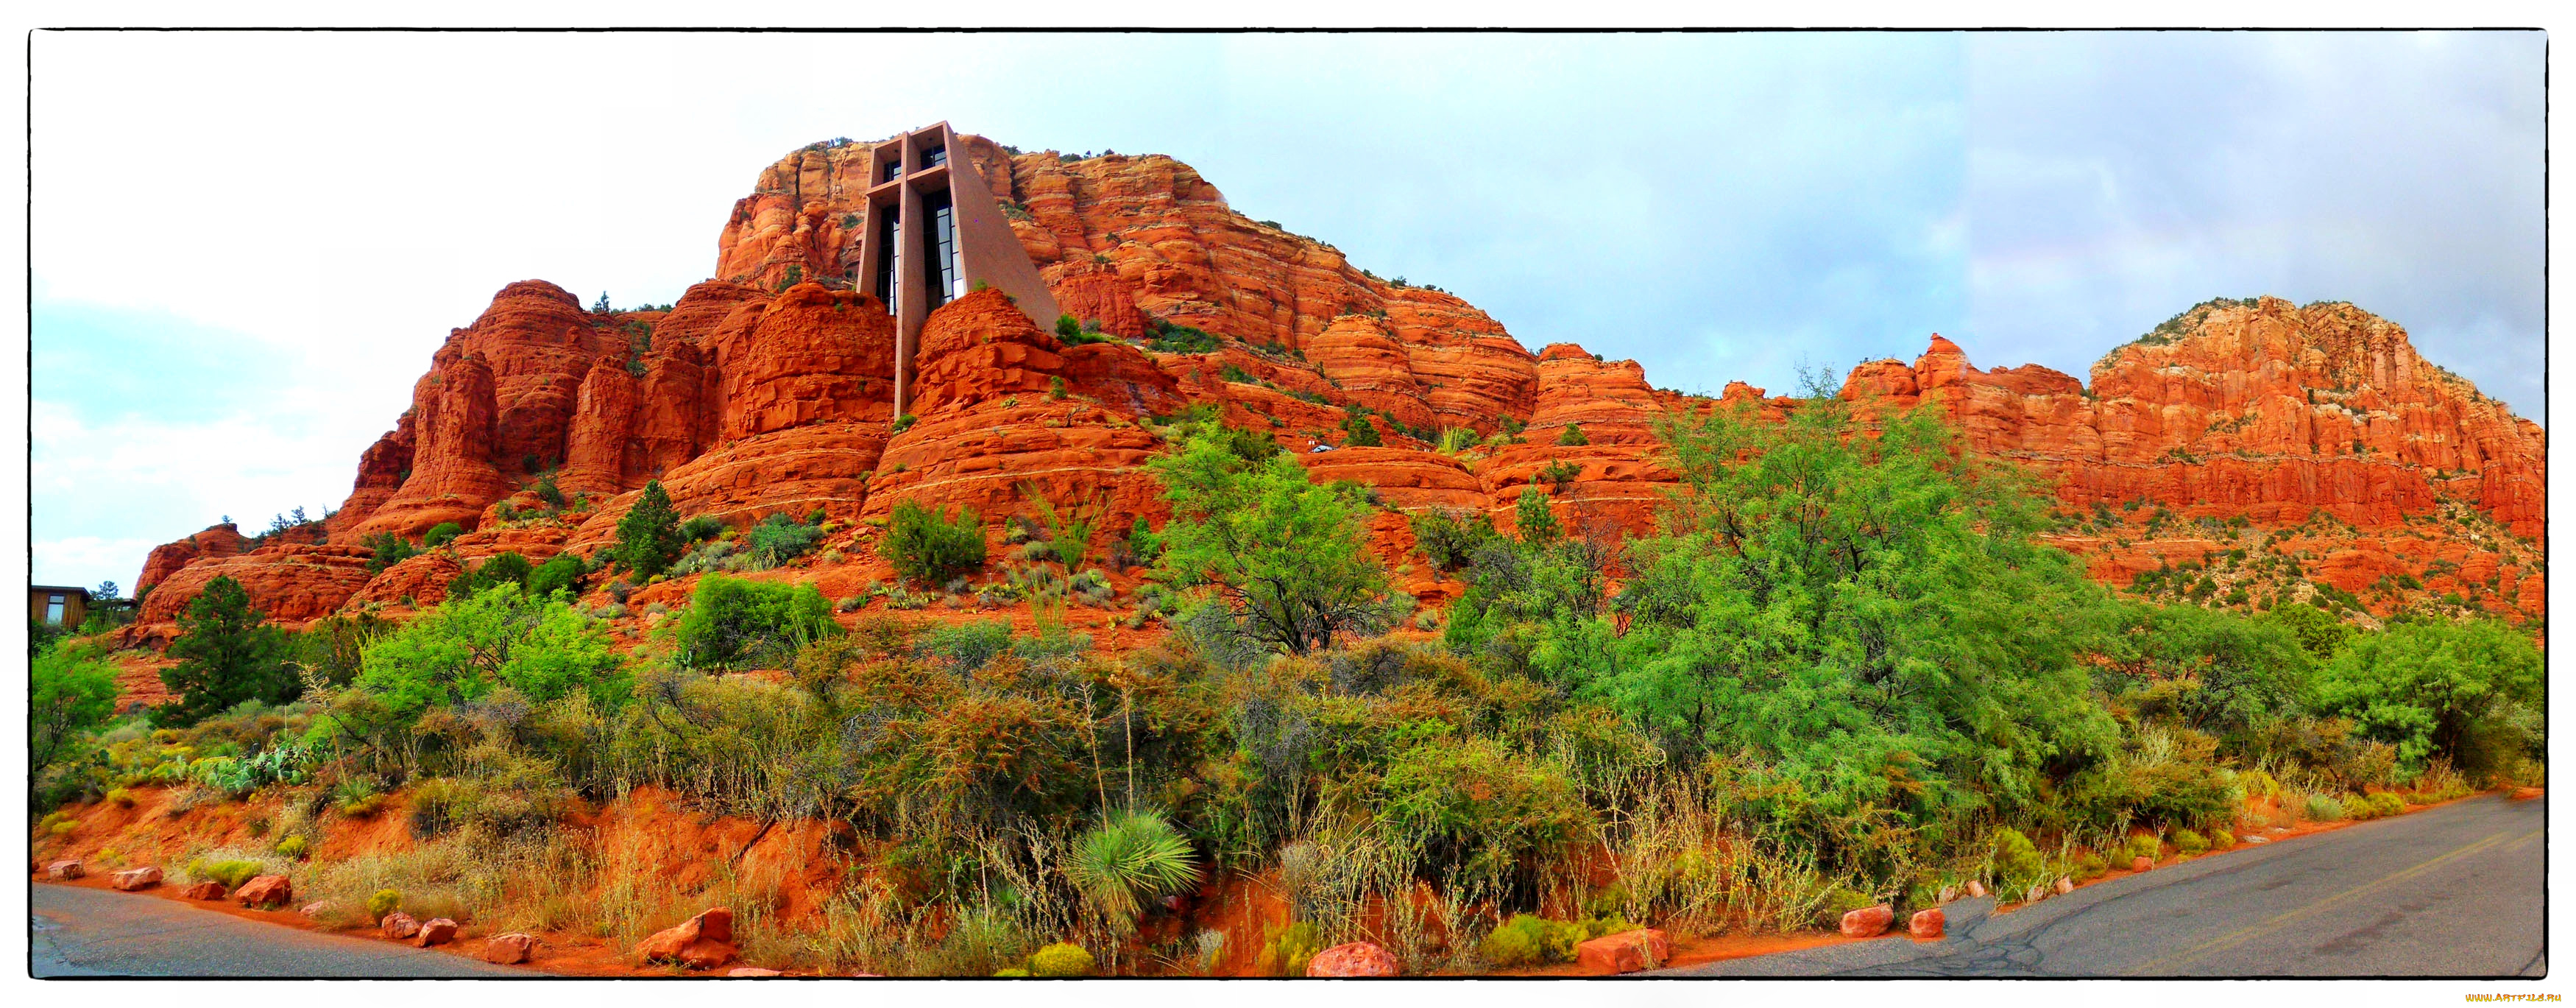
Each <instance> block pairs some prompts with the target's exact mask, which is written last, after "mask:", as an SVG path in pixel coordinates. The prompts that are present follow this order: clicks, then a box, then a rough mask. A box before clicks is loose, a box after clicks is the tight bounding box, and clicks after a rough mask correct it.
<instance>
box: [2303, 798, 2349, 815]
mask: <svg viewBox="0 0 2576 1008" xmlns="http://www.w3.org/2000/svg"><path fill="white" fill-rule="evenodd" d="M2300 813H2301V814H2302V815H2304V816H2306V817H2307V818H2309V819H2312V820H2315V821H2317V822H2336V821H2339V820H2341V819H2342V818H2343V817H2344V807H2343V801H2342V800H2341V799H2338V798H2336V797H2335V796H2333V795H2329V794H2312V795H2309V796H2308V800H2307V804H2306V805H2305V806H2303V807H2302V808H2301V809H2300Z"/></svg>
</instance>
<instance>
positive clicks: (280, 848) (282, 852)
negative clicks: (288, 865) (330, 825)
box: [277, 835, 312, 860]
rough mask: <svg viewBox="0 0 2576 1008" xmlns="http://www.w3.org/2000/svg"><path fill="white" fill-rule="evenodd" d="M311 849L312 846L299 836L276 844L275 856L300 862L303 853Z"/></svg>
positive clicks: (290, 837)
mask: <svg viewBox="0 0 2576 1008" xmlns="http://www.w3.org/2000/svg"><path fill="white" fill-rule="evenodd" d="M311 849H312V844H311V843H310V842H309V841H307V840H305V839H304V837H302V836H301V835H297V836H289V837H287V838H286V839H284V840H280V841H278V842H277V856H279V857H282V858H295V859H297V860H302V859H303V858H304V855H305V853H306V852H307V851H309V850H311Z"/></svg>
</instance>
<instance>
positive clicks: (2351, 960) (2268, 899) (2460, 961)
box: [1665, 795, 2548, 977]
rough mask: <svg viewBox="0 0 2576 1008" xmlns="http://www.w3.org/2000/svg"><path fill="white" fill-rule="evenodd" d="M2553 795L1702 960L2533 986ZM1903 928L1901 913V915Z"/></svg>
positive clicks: (1902, 971) (2473, 805) (1957, 906)
mask: <svg viewBox="0 0 2576 1008" xmlns="http://www.w3.org/2000/svg"><path fill="white" fill-rule="evenodd" d="M2546 800H2547V799H2545V798H2535V799H2531V800H2528V801H2520V802H2516V801H2509V800H2506V799H2504V798H2502V797H2499V796H2493V795H2489V796H2483V797H2478V798H2472V799H2469V800H2467V801H2462V802H2458V803H2455V804H2452V805H2447V806H2443V807H2441V808H2437V809H2429V810H2426V811H2423V812H2418V813H2415V814H2413V815H2406V816H2399V817H2396V818H2392V819H2382V820H2377V821H2374V822H2366V823H2359V824H2356V825H2352V826H2348V827H2345V828H2343V829H2339V830H2335V831H2332V832H2327V833H2318V834H2312V835H2309V836H2304V837H2298V838H2294V839H2287V840H2280V841H2276V842H2273V843H2267V844H2263V845H2260V846H2254V847H2248V846H2244V845H2239V846H2238V847H2237V848H2236V849H2235V850H2233V851H2230V852H2228V853H2225V854H2219V855H2214V856H2210V857H2204V858H2199V859H2196V860H2192V861H2187V862H2184V863H2182V864H2180V865H2173V866H2168V867H2163V868H2158V869H2156V870H2155V871H2152V872H2148V873H2146V874H2143V875H2132V876H2129V877H2126V878H2121V879H2116V880H2113V881H2109V882H2104V883H2100V884H2097V885H2091V886H2086V887H2084V888H2081V889H2077V890H2076V891H2075V892H2074V893H2073V894H2070V895H2066V896H2059V897H2054V898H2051V899H2048V900H2043V901H2041V902H2040V903H2039V904H2037V905H2035V906H2028V907H2023V908H2021V909H2019V910H2015V911H2013V912H2011V913H2007V914H2002V915H1996V914H1994V913H1993V909H1994V904H1993V901H1992V900H1991V899H1976V900H1960V901H1958V902H1956V903H1952V904H1950V905H1949V906H1948V907H1946V908H1944V909H1945V910H1946V911H1947V912H1948V914H1949V927H1948V929H1947V930H1948V935H1947V936H1946V937H1945V938H1943V939H1942V940H1940V941H1937V942H1919V943H1918V942H1915V941H1913V940H1911V939H1908V938H1905V937H1902V936H1899V937H1894V938H1883V939H1878V940H1873V941H1865V942H1849V943H1845V944H1840V945H1828V946H1823V947H1819V948H1813V949H1804V950H1800V951H1797V952H1784V953H1780V954H1778V955H1768V956H1758V957H1754V958H1749V959H1735V960H1727V961H1721V962H1714V963H1707V964H1703V965H1699V966H1690V967H1683V968H1680V969H1674V970H1669V971H1666V972H1665V975H1678V976H1742V977H2118V976H2133V977H2157V976H2165V977H2275V976H2309V977H2314V976H2325V977H2382V976H2390V977H2394V976H2408V977H2500V976H2527V977H2539V976H2543V975H2545V974H2546V973H2547V972H2548V960H2547V958H2546V956H2545V953H2544V951H2543V949H2542V946H2541V933H2542V932H2541V911H2542V901H2543V899H2544V894H2543V891H2542V886H2543V884H2544V882H2545V877H2544V876H2545V867H2546V866H2545V865H2544V863H2543V861H2544V844H2543V843H2542V835H2541V827H2542V824H2543V823H2544V822H2546V820H2547V812H2548V810H2547V809H2546V808H2545V807H2544V803H2545V802H2546ZM1898 926H1899V927H1900V928H1901V927H1902V926H1903V921H1901V920H1900V921H1899V922H1898Z"/></svg>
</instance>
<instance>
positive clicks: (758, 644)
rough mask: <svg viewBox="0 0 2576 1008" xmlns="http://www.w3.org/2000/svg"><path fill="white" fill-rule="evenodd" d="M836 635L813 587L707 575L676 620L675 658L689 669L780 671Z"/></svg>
mask: <svg viewBox="0 0 2576 1008" xmlns="http://www.w3.org/2000/svg"><path fill="white" fill-rule="evenodd" d="M840 632H841V625H840V624H839V623H835V622H833V621H832V603H831V602H830V601H828V600H826V599H824V598H823V593H822V592H821V591H820V590H818V589H816V588H815V587H814V585H813V584H812V583H811V582H808V583H804V584H793V585H790V584H782V583H779V582H776V581H747V580H743V579H741V578H731V577H726V576H724V575H722V574H709V575H707V576H706V577H705V578H703V579H701V580H699V582H698V587H697V591H696V592H695V593H693V594H691V595H690V596H689V609H688V612H686V613H685V614H683V615H681V617H680V625H679V630H678V632H677V635H676V636H677V643H678V651H677V653H676V657H677V658H678V659H679V661H680V664H681V665H682V666H684V667H688V668H733V667H737V666H748V667H762V668H783V667H785V665H786V662H787V660H788V658H789V657H790V656H793V655H794V654H795V653H796V651H797V649H799V648H802V647H804V646H805V645H807V644H811V643H813V642H815V641H818V640H822V639H824V638H826V637H832V636H836V635H838V634H839V633H840Z"/></svg>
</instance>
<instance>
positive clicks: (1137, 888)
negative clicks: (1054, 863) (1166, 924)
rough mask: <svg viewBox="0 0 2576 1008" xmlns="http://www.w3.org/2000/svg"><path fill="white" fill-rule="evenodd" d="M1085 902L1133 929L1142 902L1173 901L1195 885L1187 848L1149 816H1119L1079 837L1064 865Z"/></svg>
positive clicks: (1159, 819)
mask: <svg viewBox="0 0 2576 1008" xmlns="http://www.w3.org/2000/svg"><path fill="white" fill-rule="evenodd" d="M1065 874H1066V875H1068V876H1070V877H1071V878H1072V879H1073V886H1074V888H1075V889H1077V890H1080V891H1081V893H1082V898H1083V900H1084V901H1085V902H1087V903H1089V904H1091V907H1092V909H1093V910H1095V911H1098V912H1099V913H1100V915H1101V916H1102V917H1105V918H1107V919H1109V920H1110V921H1112V922H1114V923H1116V924H1117V925H1119V926H1120V927H1122V928H1123V927H1127V926H1130V925H1133V924H1134V923H1135V920H1136V916H1137V915H1138V914H1139V913H1142V912H1143V910H1144V904H1145V901H1147V900H1154V899H1160V898H1162V897H1165V896H1170V895H1174V894H1176V893H1179V892H1181V891H1182V890H1184V889H1186V888H1188V887H1189V886H1190V885H1191V884H1192V883H1195V882H1197V881H1198V879H1199V868H1198V865H1196V864H1193V863H1192V862H1191V858H1190V843H1189V841H1188V840H1186V839H1184V838H1182V836H1181V833H1180V831H1179V830H1176V829H1173V828H1172V824H1171V823H1169V822H1165V821H1164V820H1163V817H1161V816H1158V815H1155V814H1154V813H1151V812H1122V813H1117V814H1115V815H1112V816H1111V817H1110V818H1109V819H1108V820H1107V821H1106V822H1103V823H1101V824H1100V825H1099V826H1097V827H1094V828H1093V829H1092V830H1091V831H1090V832H1089V833H1085V834H1083V837H1082V840H1081V842H1080V843H1077V844H1076V845H1075V846H1074V849H1073V856H1072V857H1071V859H1069V860H1068V861H1067V862H1066V863H1065Z"/></svg>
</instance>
